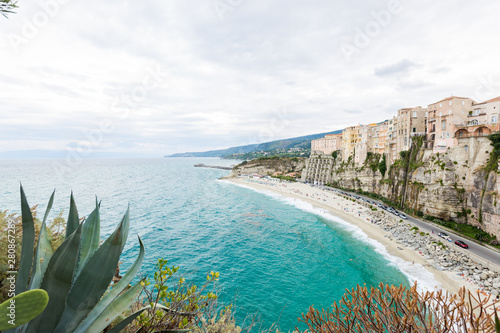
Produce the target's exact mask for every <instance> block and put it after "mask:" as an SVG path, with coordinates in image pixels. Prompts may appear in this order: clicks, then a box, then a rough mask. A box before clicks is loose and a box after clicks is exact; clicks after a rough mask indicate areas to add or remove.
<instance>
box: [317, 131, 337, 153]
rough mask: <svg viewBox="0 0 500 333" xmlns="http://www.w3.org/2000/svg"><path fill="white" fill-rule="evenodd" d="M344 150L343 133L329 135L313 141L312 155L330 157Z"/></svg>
mask: <svg viewBox="0 0 500 333" xmlns="http://www.w3.org/2000/svg"><path fill="white" fill-rule="evenodd" d="M341 148H342V133H339V134H327V135H325V137H323V138H320V139H316V140H312V141H311V153H316V154H325V155H330V154H331V153H333V152H334V151H336V150H341Z"/></svg>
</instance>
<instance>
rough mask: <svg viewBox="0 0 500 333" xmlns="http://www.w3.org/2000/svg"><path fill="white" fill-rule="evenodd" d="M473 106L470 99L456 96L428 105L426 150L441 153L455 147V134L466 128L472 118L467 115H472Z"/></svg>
mask: <svg viewBox="0 0 500 333" xmlns="http://www.w3.org/2000/svg"><path fill="white" fill-rule="evenodd" d="M473 105H474V101H473V100H472V99H470V98H467V97H456V96H451V97H448V98H445V99H443V100H440V101H439V102H436V103H433V104H430V105H429V110H428V116H427V125H426V126H427V140H428V148H433V150H434V152H442V151H445V150H446V149H448V147H453V146H455V145H457V140H456V139H455V133H456V132H457V131H458V130H459V129H461V128H464V127H467V126H466V125H467V124H468V122H469V121H470V119H471V118H472V117H469V114H471V115H472V114H474V111H473V108H474V107H473ZM462 133H463V132H462ZM457 134H458V135H460V133H457Z"/></svg>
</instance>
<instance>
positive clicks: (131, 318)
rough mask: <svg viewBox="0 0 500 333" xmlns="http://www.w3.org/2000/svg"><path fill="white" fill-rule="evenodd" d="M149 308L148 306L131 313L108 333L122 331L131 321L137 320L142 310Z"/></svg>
mask: <svg viewBox="0 0 500 333" xmlns="http://www.w3.org/2000/svg"><path fill="white" fill-rule="evenodd" d="M149 307H150V306H149V305H148V306H147V307H144V308H142V309H140V310H138V311H136V312H134V313H132V314H131V315H130V316H128V317H127V318H125V319H123V320H122V321H120V322H119V323H118V324H117V325H116V326H115V327H113V328H112V329H110V330H109V331H108V333H118V332H120V331H121V330H122V329H124V328H125V327H126V326H127V325H128V324H130V323H131V322H132V321H134V319H135V318H137V317H138V316H139V315H140V314H141V313H142V312H143V311H144V310H146V309H148V308H149Z"/></svg>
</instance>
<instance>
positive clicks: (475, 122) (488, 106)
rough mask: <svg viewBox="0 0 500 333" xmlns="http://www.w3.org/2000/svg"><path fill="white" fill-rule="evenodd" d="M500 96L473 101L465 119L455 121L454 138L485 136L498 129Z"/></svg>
mask: <svg viewBox="0 0 500 333" xmlns="http://www.w3.org/2000/svg"><path fill="white" fill-rule="evenodd" d="M499 117H500V97H496V98H493V99H490V100H487V101H485V102H481V103H474V104H473V105H472V110H470V111H469V112H468V113H467V120H466V121H465V122H462V123H459V122H457V123H455V124H454V126H455V133H454V135H453V138H454V139H459V138H465V137H478V136H486V135H489V134H491V133H492V132H497V131H499V130H500V128H499V127H500V125H499Z"/></svg>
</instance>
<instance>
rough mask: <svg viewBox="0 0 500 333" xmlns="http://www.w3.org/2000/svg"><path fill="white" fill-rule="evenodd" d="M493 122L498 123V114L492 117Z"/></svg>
mask: <svg viewBox="0 0 500 333" xmlns="http://www.w3.org/2000/svg"><path fill="white" fill-rule="evenodd" d="M491 122H492V123H493V124H496V123H497V116H493V117H491Z"/></svg>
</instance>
